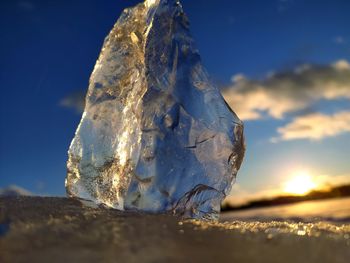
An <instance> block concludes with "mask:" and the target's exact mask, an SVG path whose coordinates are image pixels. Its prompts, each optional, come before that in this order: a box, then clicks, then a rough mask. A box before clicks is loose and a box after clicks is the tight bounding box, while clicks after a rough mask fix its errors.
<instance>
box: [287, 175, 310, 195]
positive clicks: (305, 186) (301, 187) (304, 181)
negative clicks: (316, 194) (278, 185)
mask: <svg viewBox="0 0 350 263" xmlns="http://www.w3.org/2000/svg"><path fill="white" fill-rule="evenodd" d="M316 187H317V183H316V182H315V180H314V179H313V178H312V176H311V174H310V173H309V172H308V171H297V172H295V173H293V175H292V177H291V179H290V180H288V181H287V182H286V183H285V185H284V192H285V193H288V194H294V195H304V194H307V193H308V192H310V191H312V190H314V189H316Z"/></svg>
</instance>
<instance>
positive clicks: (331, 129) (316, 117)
mask: <svg viewBox="0 0 350 263" xmlns="http://www.w3.org/2000/svg"><path fill="white" fill-rule="evenodd" d="M277 131H278V133H279V137H277V138H273V139H272V141H273V142H278V141H289V140H296V139H310V140H321V139H323V138H326V137H334V136H337V135H339V134H342V133H346V132H350V111H340V112H337V113H335V114H333V115H326V114H322V113H312V114H308V115H304V116H299V117H296V118H294V119H293V120H292V121H291V122H290V123H288V124H287V125H285V126H283V127H280V128H278V129H277Z"/></svg>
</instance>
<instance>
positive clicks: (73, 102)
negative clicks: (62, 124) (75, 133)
mask: <svg viewBox="0 0 350 263" xmlns="http://www.w3.org/2000/svg"><path fill="white" fill-rule="evenodd" d="M59 104H60V106H62V107H64V108H70V109H75V110H76V112H77V113H82V112H83V111H84V107H85V91H82V90H79V91H74V92H72V93H70V94H68V95H67V96H66V97H65V98H63V99H62V100H61V101H60V103H59Z"/></svg>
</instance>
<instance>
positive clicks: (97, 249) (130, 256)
mask: <svg viewBox="0 0 350 263" xmlns="http://www.w3.org/2000/svg"><path fill="white" fill-rule="evenodd" d="M349 258H350V225H349V224H338V225H335V224H329V223H322V222H320V223H314V224H303V223H288V222H273V221H271V222H247V221H246V222H245V221H234V222H226V223H205V222H199V221H181V220H179V219H178V218H175V217H172V216H168V215H143V214H135V213H126V212H120V211H116V210H109V209H101V208H89V207H86V206H84V205H82V204H81V203H80V202H79V201H76V200H72V199H66V198H44V197H17V198H0V262H50V263H53V262H64V263H68V262H154V263H157V262H167V263H170V262H224V261H225V262H227V261H228V260H229V261H231V262H269V263H271V262H293V263H296V262H303V263H304V262H318V263H320V262H332V263H337V262H348V259H349Z"/></svg>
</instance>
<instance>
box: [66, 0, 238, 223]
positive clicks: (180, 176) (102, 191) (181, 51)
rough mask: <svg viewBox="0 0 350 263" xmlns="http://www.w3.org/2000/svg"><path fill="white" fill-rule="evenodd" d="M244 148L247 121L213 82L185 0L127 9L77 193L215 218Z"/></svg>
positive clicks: (109, 43)
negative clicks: (183, 3) (192, 30)
mask: <svg viewBox="0 0 350 263" xmlns="http://www.w3.org/2000/svg"><path fill="white" fill-rule="evenodd" d="M243 155H244V139H243V124H242V122H241V121H240V120H239V119H238V117H237V116H236V114H235V113H234V112H233V111H232V110H231V109H230V108H229V106H228V105H227V104H226V102H225V101H224V99H223V97H222V96H221V94H220V92H219V91H218V89H217V88H216V87H215V85H213V84H212V82H211V81H210V80H209V77H208V75H207V73H206V71H205V69H204V68H203V66H202V64H201V60H200V56H199V53H198V50H197V49H196V48H195V45H194V41H193V39H192V37H191V35H190V33H189V24H188V20H187V17H186V16H185V14H184V13H183V10H182V6H181V4H180V3H179V2H178V1H175V0H152V1H151V0H147V1H145V2H144V3H140V4H139V5H137V6H135V7H134V8H130V9H126V10H124V12H123V13H122V15H121V17H120V18H119V20H118V21H117V23H116V24H115V26H114V28H113V29H112V31H111V32H110V34H109V35H108V36H107V38H106V39H105V42H104V45H103V48H102V51H101V54H100V57H99V59H98V61H97V63H96V65H95V69H94V71H93V73H92V75H91V78H90V85H89V89H88V93H87V97H86V106H85V111H84V114H83V117H82V119H81V122H80V124H79V127H78V129H77V131H76V135H75V137H74V139H73V141H72V144H71V146H70V149H69V159H68V164H67V166H68V174H67V178H66V189H67V193H68V195H69V196H71V197H78V198H81V199H86V200H90V201H93V202H94V203H96V204H104V205H106V206H109V207H113V208H117V209H120V210H139V211H145V212H153V213H161V212H173V213H175V214H179V215H182V216H184V217H191V218H208V219H212V218H216V217H217V215H218V212H219V210H220V203H221V201H222V199H223V198H224V197H225V196H226V195H227V194H228V193H229V191H230V189H231V186H232V184H233V182H234V180H235V177H236V174H237V171H238V169H239V167H240V165H241V162H242V159H243Z"/></svg>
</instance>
